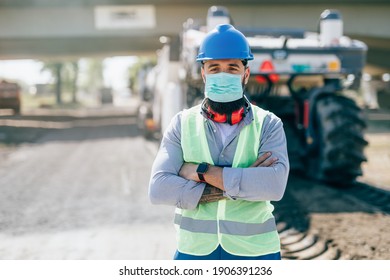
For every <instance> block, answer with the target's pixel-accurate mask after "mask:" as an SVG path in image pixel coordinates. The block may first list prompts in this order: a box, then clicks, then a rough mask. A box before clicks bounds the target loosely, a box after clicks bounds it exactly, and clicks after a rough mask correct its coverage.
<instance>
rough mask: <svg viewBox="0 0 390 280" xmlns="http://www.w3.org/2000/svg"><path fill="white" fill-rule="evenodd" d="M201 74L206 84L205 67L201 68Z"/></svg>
mask: <svg viewBox="0 0 390 280" xmlns="http://www.w3.org/2000/svg"><path fill="white" fill-rule="evenodd" d="M200 73H201V74H202V79H203V82H204V83H206V77H205V74H204V68H203V66H202V67H201V68H200Z"/></svg>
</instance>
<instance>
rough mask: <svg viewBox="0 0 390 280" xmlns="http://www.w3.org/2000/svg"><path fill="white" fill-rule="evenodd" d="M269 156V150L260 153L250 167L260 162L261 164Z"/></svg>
mask: <svg viewBox="0 0 390 280" xmlns="http://www.w3.org/2000/svg"><path fill="white" fill-rule="evenodd" d="M270 156H271V152H266V153H264V154H262V155H261V156H260V157H258V158H257V160H256V161H255V162H254V163H253V164H252V165H251V166H250V167H258V166H260V164H262V163H263V162H264V161H265V160H266V159H267V158H269V157H270Z"/></svg>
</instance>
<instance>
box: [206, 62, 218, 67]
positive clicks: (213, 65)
mask: <svg viewBox="0 0 390 280" xmlns="http://www.w3.org/2000/svg"><path fill="white" fill-rule="evenodd" d="M218 66H219V64H218V63H214V64H209V65H207V68H211V67H218Z"/></svg>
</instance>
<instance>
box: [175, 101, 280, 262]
mask: <svg viewBox="0 0 390 280" xmlns="http://www.w3.org/2000/svg"><path fill="white" fill-rule="evenodd" d="M200 111H201V110H200V105H199V106H196V107H193V108H191V109H189V110H185V111H184V112H183V115H182V121H181V135H182V136H181V137H182V138H181V145H182V150H183V158H184V160H185V161H186V162H193V163H200V162H208V163H210V164H213V165H214V163H213V160H212V157H211V154H210V150H209V147H208V143H207V137H206V131H205V118H204V117H203V116H202V115H201V114H200ZM252 111H253V116H254V121H252V122H251V124H249V125H247V126H245V127H244V128H243V129H242V130H241V132H240V135H239V138H238V143H237V148H236V152H235V155H234V159H233V163H232V167H249V166H250V165H251V164H252V163H253V162H254V161H255V160H256V159H257V157H258V150H259V143H260V137H261V127H262V124H263V121H264V118H265V116H266V114H267V112H266V111H264V110H262V109H260V108H258V107H256V106H252ZM272 211H273V206H272V205H271V203H270V202H269V201H255V202H253V201H245V200H220V201H217V202H211V203H203V204H200V205H198V206H197V208H196V209H194V210H184V209H179V208H176V215H175V227H176V229H177V240H178V250H179V251H180V252H182V253H186V254H192V255H207V254H210V253H211V252H212V251H214V250H215V249H216V248H217V247H218V245H219V244H220V245H221V246H222V247H223V248H224V250H225V251H227V252H229V253H231V254H235V255H242V256H259V255H265V254H270V253H276V252H278V251H280V240H279V236H278V233H277V231H276V225H275V219H274V217H273V215H272Z"/></svg>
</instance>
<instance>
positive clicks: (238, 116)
mask: <svg viewBox="0 0 390 280" xmlns="http://www.w3.org/2000/svg"><path fill="white" fill-rule="evenodd" d="M202 109H203V112H205V113H206V115H207V117H208V118H209V119H211V120H213V121H215V122H218V123H229V124H231V125H233V124H236V123H239V122H240V121H241V120H242V118H243V117H244V116H245V108H244V107H241V108H240V109H239V110H237V111H234V112H233V113H232V114H231V115H227V114H219V113H217V112H215V111H214V110H213V109H211V108H210V106H207V107H206V106H202Z"/></svg>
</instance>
